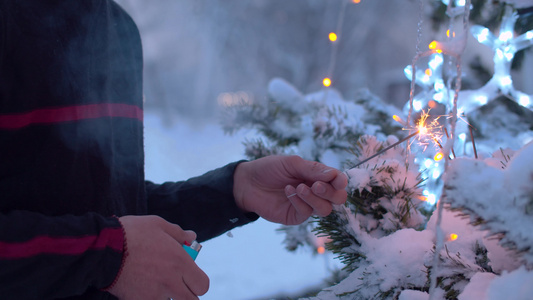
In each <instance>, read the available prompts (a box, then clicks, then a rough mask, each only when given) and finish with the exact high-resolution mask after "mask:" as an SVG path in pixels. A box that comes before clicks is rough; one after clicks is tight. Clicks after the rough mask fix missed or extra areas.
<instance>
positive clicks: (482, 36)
mask: <svg viewBox="0 0 533 300" xmlns="http://www.w3.org/2000/svg"><path fill="white" fill-rule="evenodd" d="M474 28H475V27H474ZM489 35H490V30H489V29H488V28H486V27H485V28H483V29H482V30H481V31H480V32H479V33H478V34H477V41H478V42H480V43H482V44H483V43H484V42H486V41H488V40H489Z"/></svg>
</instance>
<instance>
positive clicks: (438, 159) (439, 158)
mask: <svg viewBox="0 0 533 300" xmlns="http://www.w3.org/2000/svg"><path fill="white" fill-rule="evenodd" d="M443 158H444V154H442V152H439V153H437V154H435V157H433V159H434V160H435V161H441V160H442V159H443Z"/></svg>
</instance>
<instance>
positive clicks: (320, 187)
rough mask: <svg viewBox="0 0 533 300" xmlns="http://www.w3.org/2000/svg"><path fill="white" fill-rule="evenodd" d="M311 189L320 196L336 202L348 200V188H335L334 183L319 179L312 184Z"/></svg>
mask: <svg viewBox="0 0 533 300" xmlns="http://www.w3.org/2000/svg"><path fill="white" fill-rule="evenodd" d="M311 191H313V193H314V194H315V195H316V196H318V197H319V198H322V199H325V200H328V201H330V202H332V203H334V204H343V203H344V202H346V198H347V196H348V194H347V193H346V190H344V189H341V190H337V189H335V188H334V187H333V186H332V184H329V183H325V182H321V181H317V182H315V183H314V184H313V185H312V186H311Z"/></svg>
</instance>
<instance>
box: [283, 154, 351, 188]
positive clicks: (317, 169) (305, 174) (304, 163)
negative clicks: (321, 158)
mask: <svg viewBox="0 0 533 300" xmlns="http://www.w3.org/2000/svg"><path fill="white" fill-rule="evenodd" d="M292 163H293V169H294V170H295V172H296V173H297V174H298V175H299V176H300V178H302V179H304V180H306V181H310V182H315V181H323V182H331V181H333V180H334V179H336V178H337V177H338V176H339V174H340V173H341V171H339V170H337V169H335V168H332V167H329V166H326V165H324V164H322V163H319V162H316V161H309V160H305V159H302V158H300V157H298V156H296V157H295V160H293V162H292Z"/></svg>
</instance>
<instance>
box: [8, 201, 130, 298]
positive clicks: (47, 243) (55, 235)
mask: <svg viewBox="0 0 533 300" xmlns="http://www.w3.org/2000/svg"><path fill="white" fill-rule="evenodd" d="M123 252H124V232H123V229H122V226H121V225H120V222H119V221H118V219H117V218H115V217H109V218H107V217H103V216H101V215H98V214H93V213H89V214H86V215H83V216H73V215H66V216H60V217H49V216H45V215H42V214H38V213H33V212H28V211H13V212H10V213H8V214H0V298H1V299H17V300H18V299H25V300H30V299H39V300H43V299H57V298H64V297H71V296H75V295H81V294H83V293H86V292H90V291H91V290H93V292H95V293H100V292H99V291H98V290H99V289H104V288H106V287H108V286H110V285H111V284H112V283H113V281H114V280H115V277H116V275H117V273H118V272H119V270H120V268H121V266H122V259H123Z"/></svg>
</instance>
